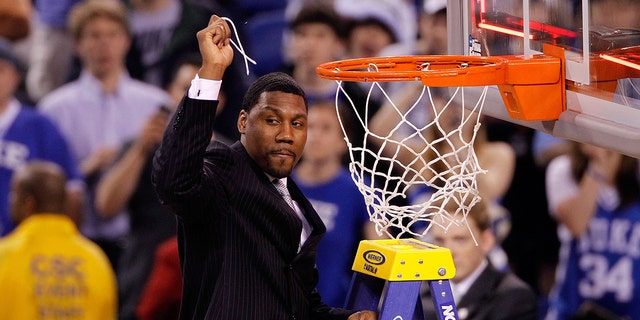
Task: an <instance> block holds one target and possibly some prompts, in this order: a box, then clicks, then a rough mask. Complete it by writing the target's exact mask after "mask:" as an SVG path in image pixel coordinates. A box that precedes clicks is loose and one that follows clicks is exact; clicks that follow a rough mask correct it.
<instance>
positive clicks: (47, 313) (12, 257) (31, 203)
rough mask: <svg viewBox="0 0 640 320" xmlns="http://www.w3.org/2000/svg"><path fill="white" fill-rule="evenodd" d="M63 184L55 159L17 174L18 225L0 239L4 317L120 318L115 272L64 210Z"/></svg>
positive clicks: (13, 200)
mask: <svg viewBox="0 0 640 320" xmlns="http://www.w3.org/2000/svg"><path fill="white" fill-rule="evenodd" d="M65 184H66V178H65V175H64V173H63V171H62V169H61V168H60V167H59V166H58V165H56V164H54V163H52V162H45V161H33V162H29V163H27V164H25V165H23V166H21V167H20V168H19V169H18V170H16V171H15V173H14V175H13V178H12V181H11V194H10V200H9V206H10V214H11V218H12V219H13V220H14V222H15V223H16V225H17V228H16V229H15V230H14V231H13V232H12V233H10V234H8V235H7V236H5V237H4V238H2V239H0V283H1V284H2V285H0V297H2V299H0V310H2V318H4V319H74V320H76V319H78V320H79V319H91V320H102V319H105V320H106V319H116V314H117V298H116V281H115V275H114V272H113V270H112V268H111V265H110V264H109V261H108V259H107V257H106V255H105V254H104V253H103V252H102V251H101V249H100V248H99V247H98V246H97V245H96V244H94V243H93V242H91V241H90V240H88V239H86V238H85V237H83V236H82V235H81V234H80V233H79V232H78V229H77V227H76V225H75V224H74V223H73V221H72V220H71V219H70V218H69V217H68V216H67V215H66V214H65V213H64V207H65V201H66V193H65Z"/></svg>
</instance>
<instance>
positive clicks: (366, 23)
mask: <svg viewBox="0 0 640 320" xmlns="http://www.w3.org/2000/svg"><path fill="white" fill-rule="evenodd" d="M335 7H336V10H337V11H338V13H339V14H341V15H342V16H343V17H345V18H346V19H349V21H350V23H349V27H348V36H347V38H348V41H347V55H348V57H349V58H364V57H376V56H383V55H402V54H409V53H412V52H413V51H414V50H415V49H414V48H415V42H416V37H417V36H418V26H417V19H418V15H417V12H416V9H415V6H414V5H413V3H411V2H409V1H406V0H400V1H398V0H360V1H352V0H335ZM392 45H393V48H391V46H392ZM383 51H385V53H384V54H383V53H382V52H383Z"/></svg>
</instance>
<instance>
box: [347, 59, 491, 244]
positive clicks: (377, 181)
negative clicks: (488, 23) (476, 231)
mask: <svg viewBox="0 0 640 320" xmlns="http://www.w3.org/2000/svg"><path fill="white" fill-rule="evenodd" d="M369 68H370V69H371V70H373V71H375V70H377V68H375V66H370V67H369ZM336 82H337V84H338V88H337V89H336V98H335V105H336V112H337V113H338V116H339V117H338V118H339V121H340V126H341V127H342V130H343V134H344V137H345V141H346V142H347V146H348V148H349V158H350V164H349V170H350V172H351V178H352V180H353V181H354V183H355V184H356V186H357V187H358V190H359V191H360V192H361V193H362V195H363V197H364V200H365V203H366V205H367V209H368V212H369V216H370V220H371V221H373V222H374V223H375V226H376V227H375V229H376V232H378V234H379V235H382V234H387V235H388V236H390V237H393V238H400V237H402V236H404V235H407V234H409V235H412V236H416V237H423V236H425V235H426V234H427V233H428V232H429V230H430V229H431V228H432V227H433V226H437V227H440V228H443V229H445V230H446V229H448V228H449V227H450V226H451V225H462V224H465V225H467V228H469V227H468V224H466V215H467V214H468V211H469V209H470V208H471V207H473V205H475V204H476V203H477V202H478V201H480V194H479V192H478V186H477V180H476V178H477V176H478V175H479V174H484V173H486V171H485V170H483V169H482V168H481V167H480V165H479V163H478V159H477V157H476V154H475V150H474V148H473V143H474V141H475V139H476V137H477V132H478V130H479V128H480V121H479V114H481V112H482V107H483V105H484V100H485V97H486V94H487V88H488V87H485V88H484V90H483V91H482V92H481V94H480V96H479V99H478V101H477V102H476V103H475V104H473V105H472V106H467V101H466V100H465V90H464V88H463V87H457V88H456V89H455V90H454V91H453V93H452V94H451V97H450V98H448V99H446V103H445V104H444V106H443V107H442V110H438V108H437V102H436V101H435V99H434V94H433V92H432V88H430V87H428V86H423V88H422V90H421V92H420V93H419V95H418V97H417V98H416V100H415V101H413V103H411V104H410V105H409V106H408V108H406V110H403V109H402V108H401V107H400V106H398V105H397V104H396V103H394V102H393V100H392V98H391V97H390V95H389V94H388V93H387V92H386V91H385V89H384V88H383V86H382V85H381V84H380V83H378V82H375V81H374V82H371V85H370V86H369V89H368V92H367V101H366V104H365V105H364V111H362V110H360V111H358V108H357V106H356V105H355V103H354V101H353V99H352V98H351V97H350V96H349V95H348V92H347V91H346V90H345V88H344V83H343V81H341V80H337V81H336ZM374 90H381V92H382V97H383V98H384V99H386V102H387V103H388V104H389V105H390V106H391V107H392V108H393V110H395V114H396V115H397V116H398V118H399V121H398V123H397V124H396V125H395V126H394V127H393V128H392V129H391V130H390V131H389V132H387V133H386V134H380V133H375V132H372V131H371V130H370V128H369V122H368V119H367V117H366V115H367V114H368V112H369V108H370V104H369V102H370V101H371V100H372V95H373V92H374ZM425 96H426V97H425ZM340 97H344V98H345V104H344V106H346V107H350V108H352V109H353V110H352V111H353V112H352V113H353V114H354V115H355V121H354V122H355V123H356V124H359V125H360V126H361V129H363V130H364V132H365V134H364V139H363V141H358V142H359V144H358V145H355V144H354V142H355V141H350V138H349V135H348V130H347V128H346V127H347V126H346V125H347V124H346V123H344V122H343V121H344V119H343V118H342V117H341V116H340V114H341V112H340V108H341V107H340V106H341V101H342V100H341V99H340ZM424 98H427V99H426V100H427V103H428V104H429V105H430V106H429V110H431V113H432V115H433V119H432V121H430V122H428V123H426V124H424V125H416V124H414V123H413V122H412V121H411V119H410V117H409V114H410V113H411V112H412V111H413V110H416V109H418V108H421V107H423V106H424V101H423V100H424ZM456 99H457V100H456ZM456 102H459V103H456ZM456 107H457V108H460V109H458V112H459V113H460V114H461V117H460V119H459V120H458V121H457V122H456V125H455V128H453V129H450V128H447V127H445V125H444V124H443V123H441V118H443V114H444V113H445V112H446V111H448V110H450V109H453V108H456ZM467 109H470V110H467ZM471 123H473V127H472V134H471V135H470V137H465V133H466V132H463V128H464V127H465V125H467V124H471ZM407 128H408V130H409V133H408V134H406V135H403V136H402V137H400V138H398V137H397V135H398V133H399V132H400V131H401V129H405V130H406V129H407ZM428 130H434V131H437V132H438V133H439V135H440V137H437V138H432V137H431V136H430V135H429V134H428V133H427V131H428ZM415 140H417V141H419V142H420V143H421V144H422V146H421V147H420V148H418V149H417V150H416V149H414V148H413V147H412V146H411V145H410V144H411V142H412V141H415ZM371 141H377V142H378V144H377V145H376V144H374V143H372V142H371ZM441 145H445V146H446V147H447V148H448V149H449V150H447V151H442V150H440V149H439V148H438V146H441ZM385 150H391V151H386V152H385ZM401 153H404V154H410V155H411V157H412V158H411V160H409V161H406V160H405V161H404V163H403V160H402V159H400V157H401ZM430 153H432V154H433V155H434V156H433V158H431V159H430V158H429V154H430ZM371 159H373V161H371ZM437 165H440V166H443V165H444V168H443V170H439V169H437ZM420 187H427V188H430V189H431V193H430V195H429V196H428V197H426V198H425V199H424V200H422V201H417V202H414V203H412V204H407V205H395V204H394V203H395V202H396V201H395V200H406V199H407V198H408V197H409V194H410V193H411V192H412V190H414V189H416V188H420ZM450 201H455V202H456V207H457V209H456V210H455V212H452V213H449V212H447V211H446V210H445V209H444V208H445V206H447V205H448V204H449V202H450ZM405 203H406V202H405ZM469 230H470V229H469ZM471 234H472V236H473V233H471ZM474 240H475V238H474Z"/></svg>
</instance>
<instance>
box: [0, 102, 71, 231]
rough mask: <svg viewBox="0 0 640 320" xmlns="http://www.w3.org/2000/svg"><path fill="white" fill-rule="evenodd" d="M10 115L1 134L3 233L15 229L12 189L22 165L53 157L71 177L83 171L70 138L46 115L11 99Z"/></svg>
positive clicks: (0, 222) (0, 224) (0, 226)
mask: <svg viewBox="0 0 640 320" xmlns="http://www.w3.org/2000/svg"><path fill="white" fill-rule="evenodd" d="M8 115H9V116H10V118H11V119H7V121H8V123H6V125H7V126H6V127H5V128H2V129H3V130H2V135H1V137H0V235H2V236H4V235H6V234H7V233H9V232H10V231H11V230H13V229H14V227H15V226H14V224H13V223H12V222H11V220H10V218H9V204H8V197H9V190H10V185H11V177H12V176H13V172H14V171H15V169H16V168H18V166H20V165H22V164H24V163H26V162H28V161H31V160H35V159H38V160H46V161H51V162H54V163H56V164H58V165H59V166H61V167H62V169H63V170H64V172H65V174H66V175H67V179H68V180H70V181H80V180H81V177H80V173H79V171H78V168H77V166H76V163H75V161H73V158H72V157H71V154H70V153H69V149H68V147H67V142H66V141H65V140H64V138H63V136H62V135H61V134H60V132H59V131H58V129H57V128H56V127H55V125H54V124H53V123H52V122H51V121H50V120H49V119H48V118H46V117H45V116H43V115H42V114H40V113H38V112H36V111H35V110H33V108H28V107H22V106H20V104H19V103H18V102H17V101H15V100H14V101H13V102H11V104H10V105H9V108H8V109H7V110H6V111H5V112H4V113H3V115H2V116H3V118H4V117H5V116H8Z"/></svg>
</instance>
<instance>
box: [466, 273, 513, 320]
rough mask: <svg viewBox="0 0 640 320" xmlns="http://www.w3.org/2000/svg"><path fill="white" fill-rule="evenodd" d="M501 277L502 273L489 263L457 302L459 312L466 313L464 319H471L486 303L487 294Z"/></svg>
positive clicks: (490, 292) (488, 294)
mask: <svg viewBox="0 0 640 320" xmlns="http://www.w3.org/2000/svg"><path fill="white" fill-rule="evenodd" d="M502 277H503V275H502V274H501V273H500V272H499V271H498V270H496V269H495V268H494V267H493V266H492V265H491V263H489V264H488V265H487V266H486V267H485V269H484V270H483V271H482V273H481V274H480V276H479V277H478V279H476V281H474V282H473V284H472V285H471V287H469V290H468V291H467V293H466V294H465V295H464V296H463V297H462V299H461V300H460V302H459V303H458V304H457V308H458V310H459V313H466V314H467V317H465V318H466V319H473V317H474V315H475V314H476V313H477V312H479V311H480V310H481V308H482V306H483V304H484V303H486V300H487V296H490V295H491V294H492V293H493V290H494V289H495V288H496V287H497V286H498V283H499V282H500V279H502ZM460 311H462V312H460ZM461 319H462V317H461Z"/></svg>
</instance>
